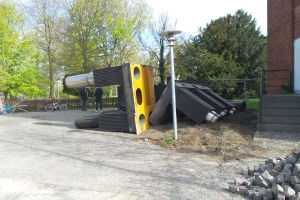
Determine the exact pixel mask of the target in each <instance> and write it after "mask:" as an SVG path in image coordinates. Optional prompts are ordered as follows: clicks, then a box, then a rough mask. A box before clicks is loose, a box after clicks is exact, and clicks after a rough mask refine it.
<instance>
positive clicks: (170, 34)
mask: <svg viewBox="0 0 300 200" xmlns="http://www.w3.org/2000/svg"><path fill="white" fill-rule="evenodd" d="M179 33H181V31H178V30H172V31H164V32H161V33H159V35H160V36H167V37H168V45H169V47H170V55H171V56H170V61H171V62H170V63H171V88H172V111H173V129H174V139H175V140H177V117H176V95H175V71H174V56H173V46H175V41H176V39H175V37H174V35H177V34H179Z"/></svg>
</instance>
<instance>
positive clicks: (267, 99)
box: [262, 94, 300, 103]
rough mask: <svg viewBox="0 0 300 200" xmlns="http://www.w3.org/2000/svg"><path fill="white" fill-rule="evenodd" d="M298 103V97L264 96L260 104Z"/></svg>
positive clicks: (294, 95)
mask: <svg viewBox="0 0 300 200" xmlns="http://www.w3.org/2000/svg"><path fill="white" fill-rule="evenodd" d="M287 101H288V102H300V95H296V94H292V95H264V96H263V97H262V102H263V103H267V102H287Z"/></svg>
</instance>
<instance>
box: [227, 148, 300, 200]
mask: <svg viewBox="0 0 300 200" xmlns="http://www.w3.org/2000/svg"><path fill="white" fill-rule="evenodd" d="M242 174H243V176H242V178H236V179H235V183H234V184H231V185H229V191H231V192H234V193H239V194H241V195H247V196H248V197H249V198H251V199H255V200H260V199H263V200H265V199H278V200H285V199H288V200H300V176H299V175H300V149H298V150H294V151H293V152H292V153H291V154H289V155H287V156H286V158H280V157H277V158H271V159H268V160H266V161H265V164H262V165H260V166H254V167H248V169H243V170H242Z"/></svg>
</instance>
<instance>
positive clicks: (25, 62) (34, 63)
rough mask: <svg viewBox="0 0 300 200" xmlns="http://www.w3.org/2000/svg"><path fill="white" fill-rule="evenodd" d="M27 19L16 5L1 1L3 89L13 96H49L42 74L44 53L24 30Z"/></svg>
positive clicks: (0, 77)
mask: <svg viewBox="0 0 300 200" xmlns="http://www.w3.org/2000/svg"><path fill="white" fill-rule="evenodd" d="M23 22H24V21H23V16H22V15H21V14H19V12H18V11H17V10H16V8H15V6H14V4H12V3H7V2H0V24H1V25H0V88H1V90H2V91H3V92H4V94H5V95H7V94H10V96H11V97H13V96H18V95H19V94H23V95H25V96H27V97H29V98H33V97H40V96H45V95H46V89H45V83H46V81H45V80H44V77H43V76H41V74H40V73H39V68H38V63H39V60H40V54H39V52H38V51H37V50H36V49H35V47H34V45H33V41H32V40H31V39H30V37H29V36H27V37H24V36H23V35H22V34H21V33H22V32H21V30H20V29H19V28H21V27H22V26H24V23H23Z"/></svg>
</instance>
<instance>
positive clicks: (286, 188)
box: [283, 185, 296, 199]
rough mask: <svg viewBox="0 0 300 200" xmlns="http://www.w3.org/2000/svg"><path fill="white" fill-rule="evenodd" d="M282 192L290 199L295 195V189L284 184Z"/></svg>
mask: <svg viewBox="0 0 300 200" xmlns="http://www.w3.org/2000/svg"><path fill="white" fill-rule="evenodd" d="M283 194H284V196H286V197H287V198H289V199H291V198H293V197H294V196H295V194H296V192H295V190H293V189H292V188H291V186H289V185H285V186H283Z"/></svg>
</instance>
